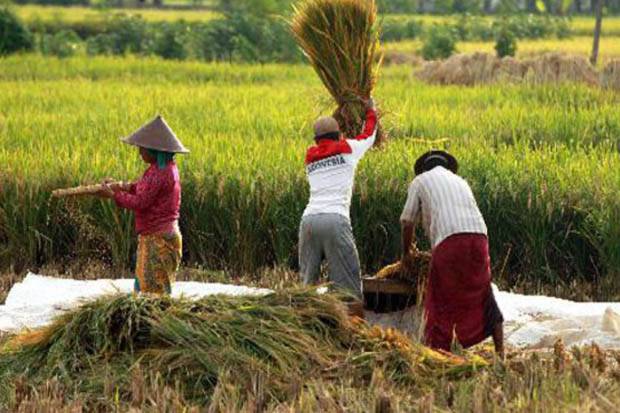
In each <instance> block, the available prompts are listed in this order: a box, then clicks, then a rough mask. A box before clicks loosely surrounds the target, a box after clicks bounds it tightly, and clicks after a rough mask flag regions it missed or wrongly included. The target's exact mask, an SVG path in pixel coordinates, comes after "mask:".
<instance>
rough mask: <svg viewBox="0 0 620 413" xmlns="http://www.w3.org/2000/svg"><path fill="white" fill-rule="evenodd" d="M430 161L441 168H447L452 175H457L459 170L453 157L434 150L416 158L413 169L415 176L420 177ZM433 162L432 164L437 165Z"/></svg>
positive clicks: (426, 169)
mask: <svg viewBox="0 0 620 413" xmlns="http://www.w3.org/2000/svg"><path fill="white" fill-rule="evenodd" d="M432 161H435V162H438V163H440V164H441V165H442V166H443V167H445V168H447V169H448V170H450V171H452V172H453V173H457V172H458V170H459V163H458V161H457V160H456V158H455V157H454V156H452V155H450V154H449V153H448V152H446V151H436V150H435V151H428V152H426V153H425V154H424V155H422V156H420V157H419V158H418V160H417V161H416V162H415V166H414V168H413V169H414V171H415V174H416V175H420V174H422V173H424V172H426V171H428V167H429V166H430V165H431V162H432ZM435 162H433V163H434V164H435V165H437V163H435Z"/></svg>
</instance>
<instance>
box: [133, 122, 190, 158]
mask: <svg viewBox="0 0 620 413" xmlns="http://www.w3.org/2000/svg"><path fill="white" fill-rule="evenodd" d="M121 141H122V142H124V143H126V144H128V145H133V146H139V147H142V148H146V149H154V150H157V151H162V152H171V153H180V154H187V153H189V150H188V149H187V148H186V147H185V146H184V145H183V144H182V143H181V141H180V140H179V138H177V136H176V135H175V133H174V132H173V131H172V129H171V128H170V126H168V124H167V123H166V121H165V120H164V118H163V117H161V116H157V117H155V119H153V120H152V121H150V122H148V123H147V124H145V125H144V126H142V127H141V128H140V129H138V130H137V131H135V132H134V133H133V134H131V135H130V136H128V137H125V138H122V139H121Z"/></svg>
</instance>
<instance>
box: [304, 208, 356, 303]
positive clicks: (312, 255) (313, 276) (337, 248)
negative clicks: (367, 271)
mask: <svg viewBox="0 0 620 413" xmlns="http://www.w3.org/2000/svg"><path fill="white" fill-rule="evenodd" d="M323 258H326V259H327V267H328V275H329V281H330V282H332V283H333V284H334V286H335V287H337V288H340V289H343V290H345V291H347V292H349V293H351V294H353V295H355V296H356V297H358V298H360V299H361V298H362V280H361V278H360V260H359V256H358V254H357V248H356V246H355V239H354V238H353V229H352V228H351V222H350V221H349V220H348V219H347V218H346V217H344V216H342V215H340V214H317V215H309V216H306V217H304V218H303V219H302V220H301V225H300V228H299V266H300V272H301V276H302V278H303V282H304V284H317V283H318V282H319V276H320V272H321V262H322V261H323Z"/></svg>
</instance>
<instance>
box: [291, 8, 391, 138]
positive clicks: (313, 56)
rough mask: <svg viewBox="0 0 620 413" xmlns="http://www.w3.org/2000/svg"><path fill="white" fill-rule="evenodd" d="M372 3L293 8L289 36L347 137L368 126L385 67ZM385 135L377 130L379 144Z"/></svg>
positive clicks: (375, 12) (375, 10) (375, 13)
mask: <svg viewBox="0 0 620 413" xmlns="http://www.w3.org/2000/svg"><path fill="white" fill-rule="evenodd" d="M376 21H377V7H376V5H375V1H374V0H306V1H304V2H303V3H301V5H299V6H297V7H295V13H294V16H293V19H292V21H291V31H292V32H293V36H294V37H295V39H296V41H297V43H298V44H299V46H300V47H301V48H302V49H303V51H304V53H305V55H306V56H307V57H308V59H309V60H310V63H311V64H312V66H313V67H314V69H315V71H316V72H317V74H318V75H319V78H320V79H321V81H322V82H323V84H324V85H325V87H326V88H327V90H328V91H329V93H330V94H331V95H332V97H333V98H334V100H335V101H336V104H337V105H338V108H337V109H336V111H335V113H334V117H335V118H336V119H337V120H338V123H339V124H340V128H341V131H342V132H343V133H344V134H345V135H346V136H348V137H353V136H355V135H357V134H358V133H359V132H360V130H361V128H362V124H363V121H364V100H366V99H368V98H369V97H370V96H371V94H372V91H373V89H374V87H375V84H376V82H377V77H378V70H379V67H380V66H381V60H382V58H381V56H380V54H379V51H378V50H379V31H378V29H377V24H376ZM383 139H384V135H383V133H382V131H381V129H379V131H378V133H377V140H376V142H375V144H379V143H380V142H381V141H382V140H383Z"/></svg>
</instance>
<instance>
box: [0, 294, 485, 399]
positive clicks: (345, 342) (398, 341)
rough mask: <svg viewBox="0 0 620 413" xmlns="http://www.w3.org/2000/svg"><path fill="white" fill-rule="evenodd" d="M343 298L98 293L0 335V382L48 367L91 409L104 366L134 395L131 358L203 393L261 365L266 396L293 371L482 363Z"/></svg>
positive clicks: (417, 369) (458, 369)
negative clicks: (349, 305)
mask: <svg viewBox="0 0 620 413" xmlns="http://www.w3.org/2000/svg"><path fill="white" fill-rule="evenodd" d="M342 298H343V297H340V296H337V295H333V294H318V293H316V292H315V291H314V290H311V289H298V290H290V291H280V292H276V293H273V294H269V295H266V296H262V297H250V296H246V297H226V296H212V297H207V298H203V299H200V300H197V301H192V300H185V299H180V300H177V299H172V298H169V297H159V298H155V297H145V296H133V295H118V296H111V297H103V298H101V299H98V300H96V301H93V302H90V303H87V304H84V305H83V306H82V307H80V308H78V309H76V310H73V311H71V312H68V313H65V314H63V315H62V316H60V317H58V318H57V319H56V320H55V321H54V322H53V323H52V324H51V325H49V326H48V327H45V328H43V329H41V330H35V331H32V332H25V333H23V334H21V335H17V336H15V337H13V338H11V339H9V340H8V341H7V342H6V343H5V344H4V345H2V346H0V383H13V382H14V381H15V379H16V378H17V377H25V378H27V379H28V382H29V383H31V384H32V385H34V386H36V385H40V384H44V383H45V382H46V380H48V379H49V378H50V377H55V378H56V379H57V380H58V381H59V382H60V384H62V386H63V387H64V388H66V389H67V390H68V391H67V394H80V395H81V397H83V398H85V399H86V400H89V403H92V404H93V406H90V407H93V408H94V407H96V404H97V401H98V400H100V395H101V394H102V392H103V391H104V390H105V386H106V381H105V380H103V379H104V377H103V376H105V377H106V378H107V379H106V380H107V383H114V386H118V388H117V389H116V390H114V391H115V392H118V393H117V395H118V397H119V398H120V399H121V400H131V397H132V394H131V391H132V390H131V386H129V385H128V383H130V381H131V377H132V373H133V372H134V370H136V369H138V370H140V371H142V372H144V373H146V376H145V377H151V376H153V377H156V376H157V377H160V378H161V379H163V380H164V381H165V383H167V384H169V385H170V386H178V388H179V390H180V391H181V392H182V394H183V396H184V397H185V398H186V399H187V400H189V401H192V402H196V403H200V404H202V403H206V402H207V401H208V400H209V398H210V397H211V395H212V394H213V391H214V389H215V387H216V386H217V385H218V383H219V382H220V380H222V377H224V376H226V375H227V374H228V373H229V372H234V373H235V374H234V377H233V376H231V377H229V379H230V380H233V382H232V384H233V385H234V386H235V387H237V388H240V389H245V388H249V387H251V385H252V384H251V380H252V377H257V375H259V376H260V377H262V380H264V381H265V383H266V385H267V388H269V389H270V395H269V397H270V398H272V399H273V400H285V399H286V398H288V397H289V396H290V394H288V392H289V391H290V381H291V378H292V377H295V378H297V379H299V380H302V381H305V380H312V379H325V380H329V379H331V378H334V379H335V378H341V377H342V375H343V374H347V375H348V376H347V377H350V378H351V379H352V380H360V381H362V382H363V383H368V381H369V380H371V377H372V375H373V372H374V371H375V370H376V369H382V370H384V371H385V372H386V376H387V377H390V378H391V380H394V382H395V383H415V384H416V385H430V384H431V383H433V381H434V380H441V378H442V377H445V375H449V376H450V377H452V378H459V377H463V375H468V374H470V373H471V372H473V371H476V369H478V368H480V367H483V366H486V365H487V362H485V361H484V360H482V359H481V358H479V357H476V356H474V355H472V356H464V357H459V356H450V355H446V354H444V353H440V352H436V351H433V350H431V349H429V348H427V347H425V346H423V345H421V344H418V343H415V342H413V341H411V340H410V339H409V338H407V337H406V336H404V335H402V334H400V333H398V332H396V331H394V330H382V329H380V328H378V327H370V326H369V325H368V324H366V323H365V322H364V321H363V320H358V319H350V318H349V317H348V316H347V312H346V307H345V305H344V304H343V302H342ZM345 372H346V373H345ZM102 373H105V374H104V375H102ZM108 386H109V384H108ZM1 395H2V392H0V396H1ZM2 402H3V401H2V400H0V405H1V404H2Z"/></svg>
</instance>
